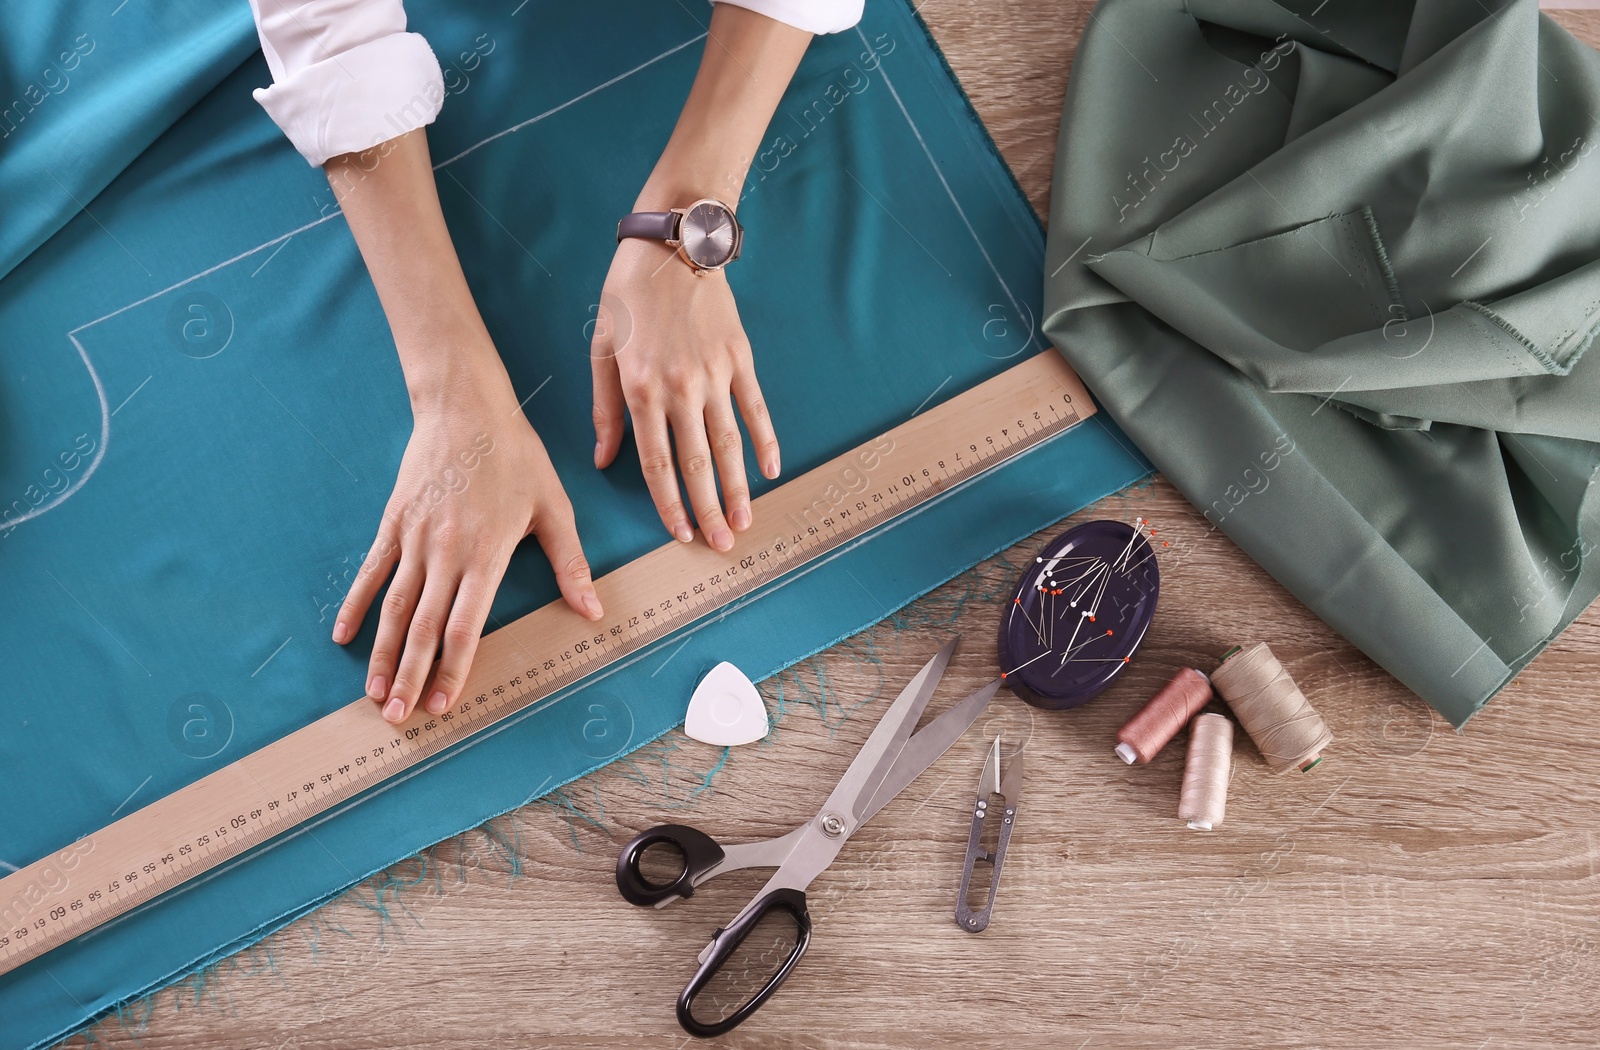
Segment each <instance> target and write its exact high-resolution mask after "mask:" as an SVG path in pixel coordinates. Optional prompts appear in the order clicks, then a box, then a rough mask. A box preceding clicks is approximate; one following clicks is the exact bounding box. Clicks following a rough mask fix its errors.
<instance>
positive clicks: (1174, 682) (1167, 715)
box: [1116, 667, 1212, 766]
mask: <svg viewBox="0 0 1600 1050" xmlns="http://www.w3.org/2000/svg"><path fill="white" fill-rule="evenodd" d="M1211 695H1212V694H1211V679H1209V678H1207V677H1206V675H1205V672H1203V671H1197V670H1195V669H1194V668H1193V667H1185V668H1183V669H1182V670H1180V671H1179V672H1178V673H1177V674H1175V675H1173V676H1172V678H1171V680H1170V681H1168V682H1167V684H1166V685H1164V686H1162V687H1161V688H1160V689H1159V690H1158V691H1157V692H1156V695H1155V696H1152V697H1151V698H1150V701H1149V703H1147V704H1145V705H1144V706H1143V707H1141V708H1140V709H1139V712H1138V713H1137V714H1135V715H1134V716H1133V717H1132V718H1130V719H1128V723H1127V724H1126V725H1124V726H1123V727H1122V728H1121V729H1119V730H1117V747H1116V751H1117V757H1118V758H1120V759H1122V760H1123V761H1124V762H1126V763H1128V765H1130V766H1131V765H1133V764H1134V763H1135V762H1138V763H1139V764H1140V765H1143V764H1145V763H1146V762H1149V761H1150V760H1151V759H1153V758H1155V757H1156V755H1157V754H1158V753H1159V752H1160V751H1161V749H1162V748H1164V747H1166V746H1167V745H1168V744H1170V743H1171V742H1172V739H1173V738H1174V737H1176V736H1177V735H1178V731H1179V730H1181V729H1182V728H1183V727H1184V725H1185V723H1187V722H1188V721H1189V719H1191V718H1193V717H1194V716H1195V714H1196V713H1197V712H1198V711H1199V710H1200V709H1201V708H1202V707H1204V706H1206V704H1207V703H1208V702H1209V701H1210V700H1211Z"/></svg>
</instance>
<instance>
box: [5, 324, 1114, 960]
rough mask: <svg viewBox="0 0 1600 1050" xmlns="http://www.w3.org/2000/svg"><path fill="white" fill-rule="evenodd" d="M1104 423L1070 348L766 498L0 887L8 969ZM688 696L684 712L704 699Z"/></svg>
mask: <svg viewBox="0 0 1600 1050" xmlns="http://www.w3.org/2000/svg"><path fill="white" fill-rule="evenodd" d="M1093 412H1094V405H1093V402H1092V401H1090V399H1089V396H1088V394H1087V393H1086V392H1085V391H1084V389H1083V387H1082V385H1081V384H1080V383H1079V381H1078V378H1077V376H1075V375H1074V374H1073V373H1072V371H1071V369H1069V368H1068V367H1067V365H1066V364H1065V363H1064V362H1063V361H1062V359H1061V356H1060V355H1059V354H1057V353H1056V352H1055V351H1054V350H1046V351H1045V352H1043V353H1041V354H1039V355H1038V356H1036V357H1033V358H1030V359H1028V360H1026V361H1024V362H1022V363H1021V364H1018V365H1015V366H1013V367H1012V368H1010V369H1009V370H1008V371H1006V372H1004V373H1002V374H1000V375H998V376H996V377H994V378H993V379H990V380H988V381H987V382H984V383H982V384H980V385H978V386H976V387H974V388H972V389H971V390H968V391H966V392H965V393H962V394H958V395H956V396H955V397H953V398H951V399H950V400H948V401H946V402H943V403H942V404H939V405H937V406H935V407H933V408H930V409H928V410H926V411H924V412H922V413H920V414H918V415H914V416H913V417H912V418H911V419H909V420H907V421H906V422H904V423H902V424H900V425H899V426H897V427H895V428H894V429H893V430H890V431H889V432H887V433H886V434H883V435H882V436H880V437H878V438H877V439H875V440H873V441H869V442H867V443H866V444H865V445H862V446H861V447H859V448H857V449H855V450H854V451H851V452H848V453H846V454H845V455H842V456H839V457H838V458H836V459H833V460H831V461H829V462H828V463H825V464H823V465H822V466H820V467H818V468H816V469H815V470H812V471H809V472H808V473H806V474H804V475H802V476H800V477H798V478H795V479H794V480H792V481H789V482H787V483H786V484H784V485H782V486H780V487H778V488H776V489H774V490H773V491H771V492H769V493H767V494H766V495H764V496H761V497H760V498H758V499H756V500H755V501H754V503H753V506H752V516H753V518H754V521H755V524H754V525H753V526H752V527H751V529H750V530H749V531H747V532H745V533H744V534H742V535H740V536H739V537H738V538H737V540H736V543H735V545H734V548H733V550H732V551H730V552H728V553H720V552H718V551H715V550H712V549H711V548H710V547H709V546H708V545H706V544H705V543H703V542H698V541H697V542H695V543H693V544H682V543H669V544H668V545H666V546H664V547H660V548H658V549H656V550H654V551H651V552H650V553H649V554H646V555H644V556H643V557H641V558H638V559H636V560H635V561H633V562H630V563H629V564H627V565H625V566H623V567H622V568H620V569H618V570H616V571H615V572H612V573H609V574H607V575H606V576H604V577H602V578H601V579H599V580H596V581H595V589H596V590H597V591H598V592H599V595H600V600H601V603H602V604H603V605H604V606H605V608H606V610H607V616H608V622H604V623H592V622H589V621H587V620H584V619H582V618H581V617H579V616H578V615H577V614H576V613H574V612H572V611H571V610H570V609H569V608H568V607H567V606H566V605H565V604H564V603H563V602H561V601H559V600H557V601H554V602H551V603H550V604H549V605H546V606H544V607H543V608H541V609H536V610H534V611H533V612H531V613H529V614H528V615H526V616H524V617H522V618H521V619H519V620H517V621H516V622H514V623H512V624H510V625H508V626H506V627H504V628H502V629H500V630H498V631H495V632H494V633H493V634H490V635H488V636H486V637H485V638H484V639H483V642H482V644H481V645H480V646H479V648H478V654H477V658H476V660H475V662H474V664H473V667H472V673H471V675H470V677H469V678H468V681H467V685H466V688H465V690H464V691H463V694H462V698H461V700H460V701H459V702H458V703H457V705H456V707H455V709H454V710H453V711H450V712H447V713H445V714H442V715H429V714H427V713H426V712H425V711H424V710H423V709H422V708H421V707H420V706H419V707H418V709H417V711H416V713H415V714H413V715H412V717H411V718H410V719H409V720H408V721H407V722H405V723H403V724H401V725H398V726H395V725H390V724H389V723H387V722H385V721H383V719H382V718H381V717H380V716H379V714H378V708H377V705H376V704H374V703H373V702H372V701H371V700H369V699H366V698H365V697H363V698H361V699H359V700H356V701H355V702H354V703H351V704H348V705H346V706H344V707H341V708H339V709H338V710H336V711H334V712H333V713H331V714H329V715H327V716H325V717H323V718H320V719H318V720H317V721H315V722H312V723H311V724H310V725H308V726H306V727H305V728H303V729H300V730H297V731H296V732H293V733H291V734H289V735H288V736H286V737H284V738H283V739H281V740H278V741H277V742H275V743H272V744H269V745H267V746H266V747H264V748H262V749H260V750H259V751H256V752H253V753H251V754H249V755H246V756H244V757H242V758H239V759H237V760H235V761H234V762H232V763H231V764H229V765H227V766H224V767H223V768H221V769H219V770H217V771H216V772H214V773H211V774H210V775H208V776H206V777H203V778H202V779H200V780H197V781H195V782H194V783H192V784H190V785H188V786H187V787H184V788H181V789H179V790H177V791H175V792H173V793H172V794H170V795H168V796H166V797H165V798H162V799H159V800H157V801H155V802H152V803H151V804H149V805H148V806H145V807H144V808H143V809H140V810H137V811H135V812H133V813H130V814H128V815H127V816H125V817H122V818H121V819H120V820H118V821H116V822H115V823H113V824H111V825H110V826H108V827H106V828H103V829H102V830H100V831H97V832H95V833H94V834H92V835H89V836H87V837H85V838H82V839H80V840H78V841H77V842H75V843H73V844H72V845H70V846H67V847H66V848H64V849H62V850H60V851H58V852H56V853H52V854H50V855H49V856H46V857H44V858H43V859H41V860H39V861H36V862H35V863H33V864H30V865H28V866H27V867H25V868H22V869H21V870H19V871H16V872H14V873H13V874H10V875H7V876H6V877H5V878H4V879H0V973H4V972H6V971H8V970H11V969H14V968H15V967H17V966H20V965H21V964H22V963H24V962H26V961H28V960H29V959H32V958H35V957H36V956H39V955H42V954H44V953H45V952H47V951H49V950H50V949H51V948H53V947H55V946H56V945H58V944H62V943H64V942H66V941H68V940H71V939H72V938H74V937H76V936H78V935H79V934H82V933H84V932H86V931H88V930H91V929H93V928H94V927H96V926H98V925H100V924H101V923H103V922H105V921H107V920H108V919H111V918H113V917H114V916H117V915H120V914H122V913H124V912H126V911H128V910H129V909H131V908H133V907H134V906H136V905H138V904H142V903H144V902H146V901H150V900H152V899H154V898H155V897H157V896H159V895H160V894H162V893H164V892H165V891H167V890H170V889H172V888H173V887H175V886H178V885H180V884H182V883H183V882H185V881H187V880H188V879H192V878H194V877H195V876H197V875H199V874H201V873H202V872H204V871H207V870H209V869H211V868H214V867H216V866H217V865H219V864H221V863H223V862H224V861H226V860H228V859H229V858H231V857H235V856H237V855H239V854H241V853H243V852H244V851H246V850H248V849H250V848H251V847H254V846H258V845H260V844H262V843H264V842H266V841H268V840H269V839H271V838H273V837H274V836H276V835H279V834H281V833H282V832H285V831H288V830H289V829H291V828H293V827H295V826H296V825H297V824H300V823H301V822H303V821H305V820H306V819H308V818H310V817H312V816H314V815H316V814H318V813H321V812H323V811H325V810H327V809H329V808H331V807H333V806H335V805H337V804H339V803H340V802H343V801H344V800H346V799H349V798H351V797H353V796H355V795H358V794H360V793H361V792H363V791H365V790H367V789H368V788H371V787H373V786H375V785H377V784H379V783H381V782H383V781H384V780H386V779H388V778H390V777H392V776H394V775H395V774H397V773H400V772H402V771H403V770H406V769H408V768H410V767H412V766H414V765H416V764H417V763H419V762H421V761H423V760H425V759H427V758H429V757H430V756H432V755H435V754H437V753H438V752H440V751H442V750H444V749H446V748H448V747H450V746H451V745H453V744H456V743H459V742H460V741H462V740H464V739H465V738H467V737H469V736H471V735H473V734H474V733H476V732H478V731H479V730H481V729H483V728H484V727H486V726H489V725H492V724H494V723H495V722H498V721H499V720H501V719H503V718H505V717H507V716H508V715H512V714H515V713H516V712H518V711H522V710H524V709H526V708H527V707H529V706H531V705H533V704H536V703H538V702H539V701H541V700H544V699H546V698H548V697H551V696H553V695H554V694H556V693H559V692H561V691H562V690H564V689H566V688H568V687H569V686H571V685H573V684H574V683H576V682H577V681H578V680H579V679H581V678H583V677H584V676H585V675H587V674H590V673H592V672H593V671H595V670H597V669H599V668H601V667H604V666H605V665H607V664H609V663H612V662H613V661H615V660H618V659H620V658H621V657H623V656H626V655H627V654H629V653H632V652H635V651H636V650H639V649H641V648H643V647H645V646H647V645H650V644H651V643H653V642H656V641H659V640H660V639H662V638H663V637H665V636H666V635H668V634H670V633H671V632H673V631H674V630H677V629H679V628H681V627H684V626H686V625H688V624H690V623H692V622H694V621H696V620H698V619H700V618H701V617H704V616H706V615H707V614H709V613H712V612H714V611H716V610H717V609H719V608H720V607H722V606H725V605H727V604H728V603H729V602H731V601H733V600H735V599H737V598H739V597H741V596H743V595H745V594H749V593H750V592H751V591H754V590H756V589H757V588H759V587H761V586H762V585H764V584H767V583H770V582H771V581H772V580H774V579H776V578H777V577H778V576H780V575H782V574H783V573H786V572H789V571H790V570H792V569H795V568H797V567H799V566H802V565H804V564H806V563H807V562H809V561H812V560H813V559H815V558H817V557H819V556H821V555H823V554H825V553H827V552H828V551H831V550H834V549H835V548H837V547H839V546H841V545H843V544H845V543H847V542H849V541H850V540H852V539H854V538H856V537H858V536H860V535H862V534H863V533H865V532H867V531H869V530H871V529H873V528H875V527H877V526H880V525H882V524H883V523H885V522H886V521H889V520H890V519H892V518H894V517H895V516H896V515H899V514H901V513H903V512H905V511H906V510H908V509H910V508H912V507H915V506H916V505H918V504H920V503H923V502H925V501H926V500H928V499H930V498H932V497H934V496H936V495H938V494H939V493H941V492H944V491H946V490H948V489H949V488H951V487H952V486H954V485H957V484H960V483H961V482H963V481H966V480H968V479H970V478H973V477H975V476H976V475H978V474H981V473H982V472H984V471H986V470H988V469H990V468H992V467H994V466H996V465H998V464H1000V463H1003V462H1005V461H1006V460H1008V459H1010V458H1012V457H1013V456H1016V455H1017V454H1018V453H1020V452H1023V451H1026V450H1027V449H1029V448H1032V447H1034V446H1035V445H1037V444H1039V443H1040V442H1041V441H1044V440H1045V439H1046V438H1049V437H1052V436H1054V435H1056V434H1058V433H1060V432H1062V431H1064V430H1066V429H1067V428H1068V427H1070V426H1072V425H1073V424H1075V423H1078V422H1080V421H1082V420H1083V419H1086V418H1088V417H1089V416H1090V415H1092V414H1093ZM687 699H688V698H687V697H686V698H685V703H687Z"/></svg>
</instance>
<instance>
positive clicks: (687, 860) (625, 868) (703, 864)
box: [617, 824, 724, 907]
mask: <svg viewBox="0 0 1600 1050" xmlns="http://www.w3.org/2000/svg"><path fill="white" fill-rule="evenodd" d="M663 843H664V844H666V845H669V846H671V847H672V848H673V849H674V850H675V851H677V853H678V856H679V857H680V858H681V859H682V861H683V871H682V873H681V874H679V875H678V877H677V878H675V879H673V880H672V881H671V882H664V883H658V882H651V881H650V880H649V879H647V878H645V876H644V873H643V872H642V871H640V870H639V861H640V859H641V858H642V857H643V856H644V851H645V850H647V849H649V848H650V847H651V846H657V845H661V844H663ZM723 856H724V854H723V852H722V847H721V846H719V845H717V843H716V840H715V839H713V838H712V837H711V836H710V835H707V834H706V833H705V832H703V831H701V830H700V829H699V828H691V827H689V826H688V825H687V824H661V825H659V826H657V827H653V828H651V829H649V830H648V831H645V832H642V833H640V834H639V835H638V837H636V838H635V839H634V840H633V841H632V842H630V843H628V844H627V845H626V846H624V847H622V853H621V854H620V855H619V856H618V857H617V891H618V892H619V893H621V894H622V899H623V900H625V901H627V902H628V903H629V904H637V905H639V906H640V907H650V906H652V905H656V904H660V903H661V902H662V901H667V900H672V899H673V898H676V897H692V896H694V880H695V879H696V878H698V877H699V876H700V875H702V874H704V873H705V872H707V871H709V870H710V869H711V868H714V867H716V866H717V865H718V864H721V863H722V859H723Z"/></svg>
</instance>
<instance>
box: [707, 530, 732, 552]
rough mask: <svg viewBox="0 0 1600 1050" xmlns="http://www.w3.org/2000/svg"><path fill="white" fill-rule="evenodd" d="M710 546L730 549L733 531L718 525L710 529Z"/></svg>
mask: <svg viewBox="0 0 1600 1050" xmlns="http://www.w3.org/2000/svg"><path fill="white" fill-rule="evenodd" d="M711 546H713V547H715V548H716V549H717V550H719V551H725V550H730V549H731V548H732V547H733V533H731V532H729V531H728V530H727V528H726V527H724V526H722V525H718V526H717V527H716V528H714V529H712V530H711Z"/></svg>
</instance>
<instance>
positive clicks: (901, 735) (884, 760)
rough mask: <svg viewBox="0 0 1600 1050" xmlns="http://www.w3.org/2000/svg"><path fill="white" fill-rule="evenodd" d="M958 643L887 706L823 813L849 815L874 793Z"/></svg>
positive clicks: (938, 656)
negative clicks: (865, 798)
mask: <svg viewBox="0 0 1600 1050" xmlns="http://www.w3.org/2000/svg"><path fill="white" fill-rule="evenodd" d="M960 640H961V636H960V635H957V636H956V637H954V638H952V639H950V641H948V642H947V643H945V647H944V648H943V649H940V650H939V651H938V652H937V653H935V654H934V656H933V659H931V660H929V661H928V662H927V663H925V664H923V665H922V670H920V671H918V672H917V673H916V676H915V677H914V678H912V679H911V681H910V682H909V683H908V684H907V685H906V687H905V688H904V689H902V690H901V691H900V695H899V696H897V697H895V701H894V703H892V704H890V705H889V710H887V711H885V712H884V713H883V718H881V719H879V721H878V724H877V726H875V727H874V728H873V730H872V735H871V736H869V737H867V742H866V743H865V744H862V745H861V750H860V751H859V752H858V753H857V754H856V757H855V761H853V762H851V763H850V768H849V769H847V770H845V771H844V776H843V777H841V778H840V779H839V785H838V786H837V787H835V788H834V789H833V794H831V795H829V796H828V801H827V802H826V803H824V805H823V811H824V812H831V813H837V814H844V813H848V812H851V811H852V810H853V809H854V808H855V803H856V800H857V799H859V798H861V797H863V796H864V795H865V794H867V792H868V791H869V790H876V785H877V784H878V783H879V782H881V781H882V780H883V775H884V772H885V771H886V770H888V768H889V767H890V765H891V764H892V763H893V762H894V760H895V758H896V757H897V756H898V755H899V754H900V752H901V751H902V750H903V749H904V747H905V743H906V740H907V738H908V737H910V736H911V731H912V730H913V729H915V728H917V722H918V720H919V719H921V718H922V712H923V711H924V710H925V709H926V708H927V706H928V700H929V698H931V697H932V696H933V691H934V689H935V688H936V687H937V686H938V684H939V679H940V678H942V677H943V676H944V669H945V667H946V665H948V664H949V663H950V655H951V654H952V653H954V652H955V650H956V642H958V641H960Z"/></svg>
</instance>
